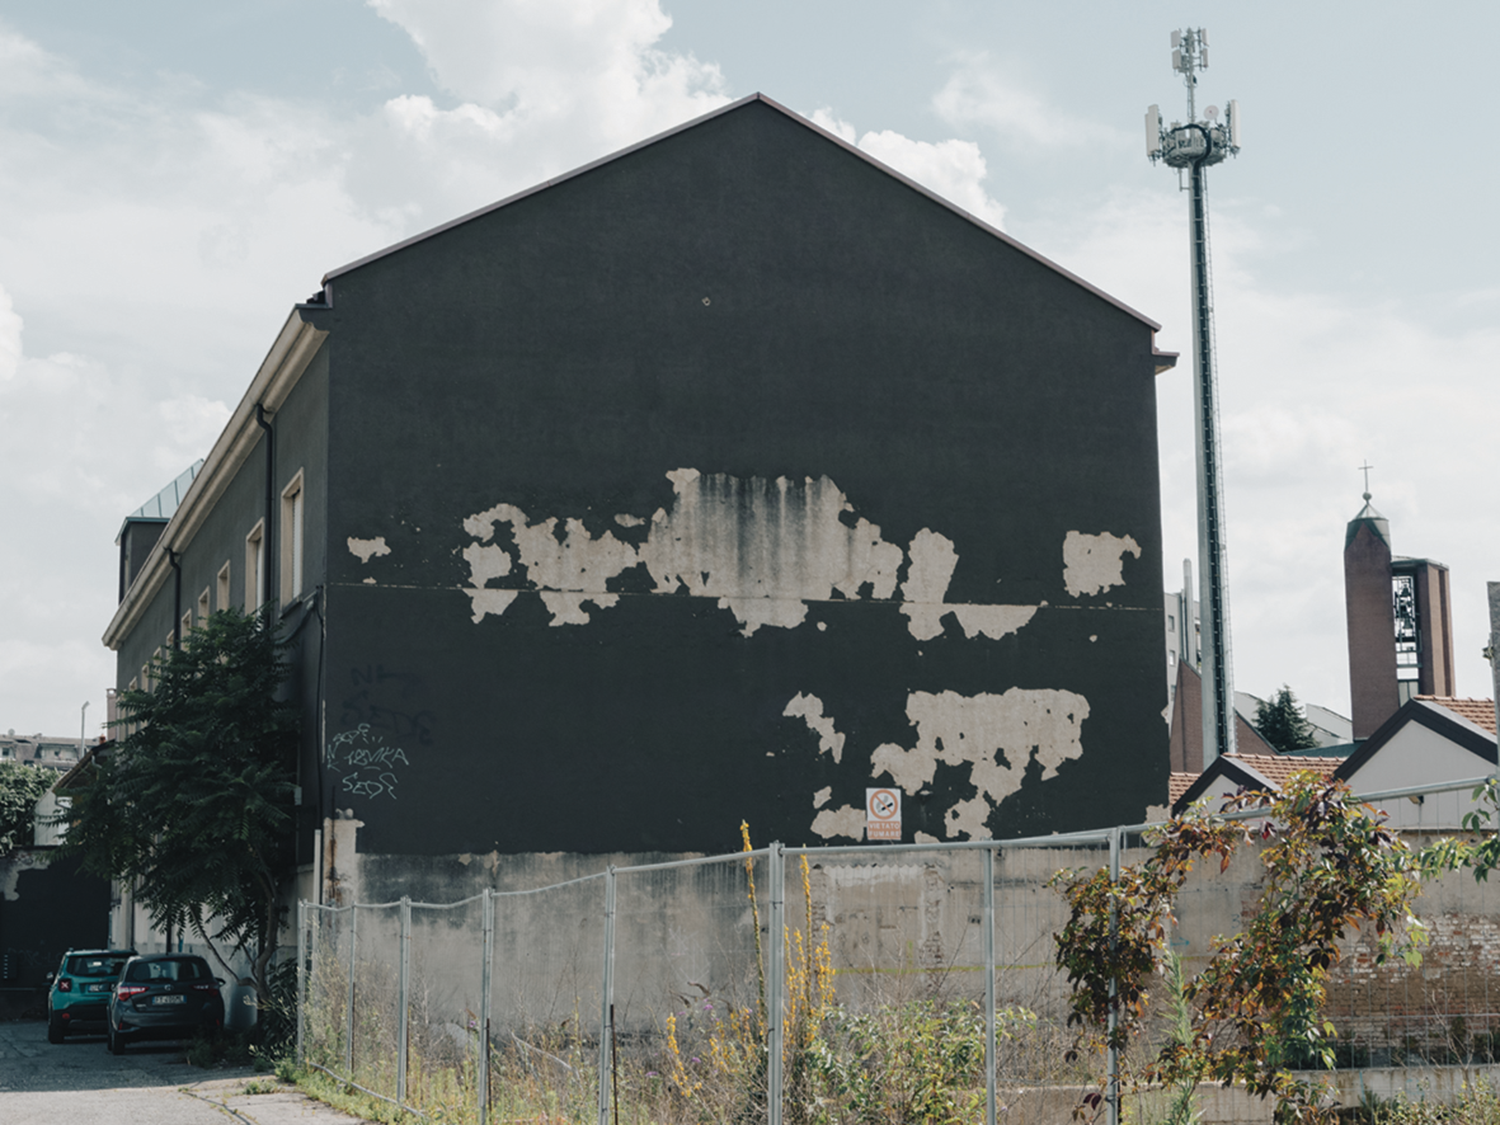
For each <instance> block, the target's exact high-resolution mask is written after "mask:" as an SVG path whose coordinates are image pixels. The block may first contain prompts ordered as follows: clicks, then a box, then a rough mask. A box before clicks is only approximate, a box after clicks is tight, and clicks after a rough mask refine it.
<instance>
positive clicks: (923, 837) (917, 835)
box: [912, 832, 942, 844]
mask: <svg viewBox="0 0 1500 1125" xmlns="http://www.w3.org/2000/svg"><path fill="white" fill-rule="evenodd" d="M912 840H913V842H915V843H918V844H939V843H942V841H941V840H939V839H938V838H937V837H936V836H933V835H931V834H930V833H927V832H913V833H912Z"/></svg>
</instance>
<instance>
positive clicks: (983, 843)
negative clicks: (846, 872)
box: [781, 828, 1114, 856]
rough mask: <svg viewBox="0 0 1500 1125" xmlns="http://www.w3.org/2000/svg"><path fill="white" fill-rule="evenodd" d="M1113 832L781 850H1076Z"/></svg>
mask: <svg viewBox="0 0 1500 1125" xmlns="http://www.w3.org/2000/svg"><path fill="white" fill-rule="evenodd" d="M1113 831H1114V829H1110V828H1104V829H1092V830H1090V831H1087V832H1058V833H1055V834H1053V835H1050V836H1017V837H1016V838H1015V839H1011V840H931V841H925V842H923V843H919V844H873V845H872V844H869V843H864V844H826V845H821V846H817V847H811V848H782V849H781V851H782V854H783V855H807V856H816V855H854V854H864V855H869V854H871V853H878V854H879V855H886V854H887V853H890V852H897V853H908V854H909V853H911V852H963V851H993V850H1000V851H1004V850H1005V849H1007V848H1043V847H1063V848H1067V847H1076V846H1078V845H1086V844H1095V845H1102V844H1108V843H1109V836H1110V833H1111V832H1113Z"/></svg>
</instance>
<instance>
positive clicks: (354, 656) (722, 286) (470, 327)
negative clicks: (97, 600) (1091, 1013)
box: [121, 99, 1167, 859]
mask: <svg viewBox="0 0 1500 1125" xmlns="http://www.w3.org/2000/svg"><path fill="white" fill-rule="evenodd" d="M328 282H329V284H328V287H327V292H328V293H329V294H330V296H331V304H329V305H327V306H317V305H310V306H302V307H299V310H298V312H297V313H296V314H294V319H295V320H296V322H297V323H301V322H306V324H308V325H311V326H313V327H315V328H316V330H317V332H318V333H326V334H327V338H326V339H325V340H323V342H322V344H321V347H320V350H319V351H318V352H317V355H316V357H315V358H314V360H313V361H312V363H311V364H310V365H309V366H308V368H307V370H306V372H305V373H304V374H303V375H302V376H301V379H300V381H299V382H298V383H297V385H296V388H295V390H294V391H293V392H292V394H291V396H290V397H288V398H287V400H286V402H285V403H284V404H282V405H281V406H280V407H279V409H278V410H277V411H276V415H275V425H276V427H277V453H276V463H277V476H276V481H277V485H278V487H280V486H281V484H282V482H283V481H284V479H285V478H287V477H288V476H289V475H290V474H291V473H292V472H295V470H296V468H297V467H298V466H307V467H308V468H307V470H306V471H307V480H308V482H309V488H310V490H312V493H311V494H310V497H309V501H308V509H307V512H306V519H307V524H306V527H307V544H308V546H307V550H308V551H309V553H310V557H309V562H308V564H307V566H308V572H309V575H310V577H309V578H308V579H307V581H306V583H305V585H306V586H307V587H308V588H312V587H313V586H315V585H316V586H319V587H320V595H319V596H318V597H317V598H316V599H309V600H307V601H305V602H304V603H303V604H302V605H301V606H300V607H299V608H297V609H296V610H294V612H295V613H297V614H300V615H305V616H298V617H297V618H296V620H295V621H293V622H290V624H291V625H292V627H293V628H298V627H300V628H301V636H302V637H303V638H304V640H305V646H304V648H303V649H302V650H301V652H302V655H301V656H300V667H299V672H298V679H297V690H298V691H299V692H300V694H301V696H302V698H303V700H304V709H305V710H304V713H305V714H306V715H307V716H308V724H307V725H308V729H309V744H308V749H307V755H306V760H305V761H304V765H303V771H304V772H303V778H304V781H303V784H304V793H305V801H306V803H305V806H304V816H303V828H304V839H308V838H310V834H311V828H312V827H313V826H314V825H316V824H318V823H320V822H321V818H322V817H327V816H333V815H334V814H335V812H336V811H337V812H339V813H343V812H346V811H347V812H348V813H349V814H351V815H352V816H353V818H355V819H356V820H357V821H358V822H359V828H358V849H359V851H360V852H361V853H364V854H380V855H391V856H397V855H406V856H443V855H449V856H451V855H455V854H460V853H487V852H491V851H497V852H500V853H525V852H554V851H564V852H572V853H595V854H597V853H605V852H624V853H640V852H651V851H661V852H680V851H719V850H727V849H732V848H734V847H736V846H737V844H738V826H739V823H740V821H741V820H742V819H745V820H749V821H750V823H751V824H752V826H753V828H754V831H755V835H756V838H757V839H758V840H767V839H771V838H780V839H782V840H784V841H786V842H788V843H817V842H820V841H827V842H840V841H842V842H847V841H849V840H851V839H857V838H860V837H862V835H863V832H864V821H865V813H864V803H865V796H866V789H867V788H875V787H883V788H893V789H899V790H900V791H901V794H902V798H903V815H902V837H903V838H904V839H907V840H912V839H918V838H925V837H933V838H939V839H946V838H964V837H967V836H989V835H1001V836H1011V835H1017V834H1027V833H1036V832H1049V831H1052V830H1065V829H1069V828H1081V827H1095V826H1100V825H1104V824H1110V823H1117V822H1121V821H1131V820H1139V819H1141V817H1142V816H1143V815H1144V813H1145V810H1146V808H1147V807H1148V806H1150V805H1155V804H1159V803H1160V802H1161V800H1162V795H1163V794H1164V793H1165V792H1166V772H1167V755H1166V725H1165V723H1164V722H1163V719H1162V710H1163V706H1164V703H1165V694H1166V693H1165V685H1164V678H1165V677H1164V667H1163V655H1162V650H1161V644H1160V634H1161V628H1162V624H1161V612H1162V609H1161V599H1160V584H1161V580H1162V578H1161V557H1160V513H1159V487H1158V481H1157V447H1156V430H1155V426H1156V414H1155V387H1154V371H1155V367H1156V365H1157V363H1158V362H1159V358H1158V357H1156V356H1155V355H1154V351H1153V345H1152V330H1153V327H1154V326H1153V325H1152V324H1151V322H1149V321H1147V320H1145V319H1144V318H1142V317H1141V316H1139V315H1138V314H1135V313H1133V312H1132V311H1131V310H1128V309H1126V308H1124V307H1122V306H1120V305H1119V304H1118V303H1116V302H1114V301H1112V300H1111V299H1109V298H1107V297H1106V296H1104V295H1103V294H1100V293H1098V292H1097V291H1094V290H1092V289H1090V288H1088V287H1087V286H1086V285H1084V284H1083V283H1081V282H1079V281H1078V280H1077V279H1074V278H1071V277H1069V276H1067V275H1066V274H1064V273H1062V272H1061V271H1060V270H1058V269H1057V268H1056V267H1054V266H1052V265H1050V264H1049V263H1046V262H1044V261H1041V260H1039V259H1038V258H1036V257H1035V256H1034V255H1032V254H1031V253H1030V252H1028V251H1026V250H1025V249H1024V248H1023V247H1020V246H1019V245H1018V244H1015V243H1013V242H1011V241H1010V240H1008V239H1005V238H1004V237H1002V236H1000V235H998V234H996V233H994V232H991V231H989V230H987V229H985V228H983V227H981V226H979V225H978V224H976V223H974V222H973V221H972V220H971V219H969V218H967V217H965V216H963V215H961V214H958V213H956V212H954V211H953V210H952V209H950V208H949V207H947V206H946V205H944V204H943V203H941V202H939V201H937V200H935V199H933V198H931V197H930V196H928V195H927V194H925V193H923V192H921V191H919V190H918V189H916V188H914V187H913V186H911V185H909V184H907V183H905V182H904V181H902V180H900V179H899V178H897V177H894V176H892V175H891V174H890V173H889V172H887V171H885V170H884V169H882V168H880V167H879V166H877V165H875V164H873V163H872V162H870V161H869V160H868V159H866V158H865V157H863V156H862V155H860V154H858V153H856V152H854V151H853V150H850V149H849V148H848V147H847V146H843V145H841V144H840V143H838V142H837V141H835V140H833V139H832V138H830V137H828V136H827V135H826V134H823V133H821V132H820V131H818V130H816V129H814V128H812V127H810V126H809V125H808V124H806V123H805V122H802V121H800V120H799V119H796V118H794V117H792V116H791V115H789V114H787V113H786V112H785V111H783V110H781V109H779V108H778V107H776V106H774V105H773V104H772V103H768V102H766V101H763V100H758V99H750V100H747V101H746V102H744V103H740V104H738V105H737V106H735V107H732V108H730V109H728V110H727V111H722V112H720V113H717V114H714V115H710V116H709V117H707V118H704V119H701V120H700V121H699V122H696V123H694V124H692V125H690V126H688V127H685V128H684V129H682V130H679V131H676V132H675V133H673V134H671V135H668V136H665V137H663V138H660V139H658V140H656V141H654V142H651V143H648V144H647V145H644V146H640V147H638V148H637V149H635V150H632V151H630V152H628V153H626V154H623V155H621V156H618V157H616V158H614V159H612V160H609V161H606V162H602V163H600V164H598V165H596V166H593V167H591V168H590V169H587V170H584V171H582V172H580V173H579V174H576V175H573V176H571V177H567V178H564V179H562V180H561V181H557V182H554V183H553V184H551V185H550V186H547V187H545V188H544V189H541V190H538V191H536V192H533V193H530V194H527V195H525V196H523V197H519V198H517V199H515V200H513V201H510V202H508V203H506V204H505V205H503V206H499V207H496V208H494V209H491V210H489V211H487V212H486V213H483V214H479V215H476V216H473V217H470V218H469V219H467V220H465V221H463V222H461V223H457V224H454V225H452V226H451V227H449V228H447V229H445V230H442V231H440V232H437V233H434V234H431V235H429V236H426V237H424V238H421V239H418V240H414V241H412V242H411V243H410V244H407V245H404V246H403V247H399V248H396V249H394V250H393V251H391V252H387V253H384V254H381V255H376V256H375V257H373V258H371V259H368V260H366V261H364V262H362V263H356V264H355V265H354V266H351V267H347V268H345V269H343V270H340V271H336V272H335V273H334V274H332V275H330V277H329V279H328ZM287 331H289V330H287ZM247 401H248V399H247ZM243 409H244V407H243V404H242V411H243ZM228 440H229V437H228V435H226V438H224V439H221V445H223V444H225V443H226V442H227V441H228ZM247 440H248V439H247ZM216 449H217V447H216ZM262 456H263V450H262V448H261V446H259V445H258V444H257V445H254V447H253V448H252V449H251V451H250V452H249V453H248V454H247V455H246V457H245V459H244V461H243V464H242V465H241V466H240V467H239V468H238V470H237V472H236V473H235V475H234V476H233V480H232V482H231V483H230V484H229V485H228V486H227V487H226V488H225V490H224V491H223V494H222V496H221V497H219V498H218V499H217V500H216V501H215V502H214V503H213V505H212V511H211V513H210V514H209V515H208V517H207V518H205V519H203V520H202V524H201V528H200V530H199V531H198V532H197V533H196V538H195V539H194V541H193V543H192V544H191V545H190V546H189V547H188V548H187V554H186V555H185V558H189V559H191V557H192V555H193V553H194V552H197V551H199V550H200V544H199V540H200V539H201V540H202V546H201V552H202V553H203V554H204V556H205V558H206V560H207V561H205V562H204V563H203V564H202V565H203V566H204V567H208V568H211V569H216V568H217V566H218V565H219V563H220V562H221V561H222V559H221V558H220V555H221V554H222V553H223V551H224V550H226V549H227V550H229V551H230V552H231V554H230V555H229V556H228V557H230V558H232V559H236V560H238V559H239V558H240V557H241V556H240V555H236V554H234V553H233V552H234V549H235V544H236V543H238V544H239V545H240V546H239V550H240V551H241V552H242V551H243V539H244V535H245V533H246V532H247V531H248V529H249V527H250V525H251V524H252V523H253V522H254V520H255V519H256V518H259V516H258V510H259V509H260V508H261V507H263V501H262V500H261V499H260V497H262V496H263V484H262V481H263V472H264V462H263V460H258V457H262ZM213 465H214V457H213V456H211V457H210V458H209V466H210V467H209V469H208V470H206V472H207V473H208V474H209V475H210V476H212V468H213ZM184 518H186V517H181V516H180V517H179V522H181V519H184ZM184 526H185V525H184ZM318 552H326V554H324V553H318ZM313 554H316V559H315V561H314V560H313V558H312V555H313ZM186 565H188V564H186V563H185V566H186ZM191 565H192V566H197V565H199V564H198V563H197V561H193V562H192V563H191ZM237 569H238V567H237ZM185 573H186V571H185ZM193 573H194V574H195V575H197V574H198V573H199V572H198V571H193ZM205 573H206V571H205ZM192 582H193V583H199V584H198V585H193V584H192V583H189V584H188V585H187V587H186V588H188V589H191V590H193V591H194V594H193V596H196V590H197V589H199V588H201V582H200V580H199V578H197V577H194V578H193V580H192ZM169 596H170V589H169V588H167V589H165V590H164V591H162V592H161V593H158V594H157V595H156V601H160V600H161V599H162V598H163V597H169ZM240 596H243V595H242V593H241V595H240ZM158 617H160V618H161V620H160V621H158V620H157V618H158ZM140 620H141V625H140V627H139V631H140V633H141V636H142V637H143V638H144V639H143V640H142V641H141V642H140V644H139V645H137V642H136V640H135V636H134V633H131V635H130V637H129V639H128V640H126V641H124V642H123V643H122V644H121V665H122V669H121V674H122V678H123V680H128V678H129V672H130V668H131V663H130V662H131V661H135V662H136V663H137V664H138V663H139V662H140V661H139V652H137V651H134V650H135V649H141V650H144V651H149V649H150V646H151V645H153V644H159V643H160V642H159V640H158V641H154V642H153V641H152V640H151V634H152V633H153V632H156V633H161V632H164V631H165V630H166V629H169V628H170V622H171V616H170V614H165V615H163V614H161V613H159V612H158V609H157V607H156V605H155V604H153V605H152V606H151V608H150V610H149V612H146V613H143V614H142V615H141V616H140ZM325 631H326V647H324V648H322V649H321V650H320V649H319V648H318V646H317V644H316V643H315V638H316V637H318V636H320V635H323V634H324V632H325ZM127 653H131V655H129V656H127ZM303 858H304V859H306V858H308V853H307V851H306V845H305V844H304V851H303Z"/></svg>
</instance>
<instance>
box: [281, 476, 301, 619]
mask: <svg viewBox="0 0 1500 1125" xmlns="http://www.w3.org/2000/svg"><path fill="white" fill-rule="evenodd" d="M302 495H303V488H302V470H301V469H298V470H297V475H296V476H294V477H293V478H292V480H291V483H290V484H288V485H287V486H286V487H285V488H284V489H282V491H281V604H282V607H283V608H285V607H286V606H288V605H291V603H292V601H293V600H294V599H296V598H297V597H299V596H300V595H301V593H302Z"/></svg>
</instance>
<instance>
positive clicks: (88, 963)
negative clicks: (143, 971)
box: [67, 957, 126, 979]
mask: <svg viewBox="0 0 1500 1125" xmlns="http://www.w3.org/2000/svg"><path fill="white" fill-rule="evenodd" d="M125 960H126V959H125V958H124V957H69V958H68V970H67V971H68V975H69V976H70V977H108V978H111V979H112V978H114V977H117V976H119V975H120V970H121V969H122V968H124V966H125Z"/></svg>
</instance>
